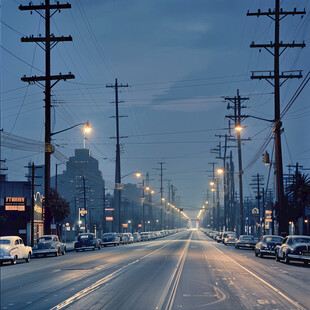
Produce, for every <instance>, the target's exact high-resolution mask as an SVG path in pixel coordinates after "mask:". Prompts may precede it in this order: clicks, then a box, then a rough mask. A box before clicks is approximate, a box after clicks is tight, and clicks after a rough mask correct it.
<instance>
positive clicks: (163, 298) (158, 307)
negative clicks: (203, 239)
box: [155, 232, 193, 309]
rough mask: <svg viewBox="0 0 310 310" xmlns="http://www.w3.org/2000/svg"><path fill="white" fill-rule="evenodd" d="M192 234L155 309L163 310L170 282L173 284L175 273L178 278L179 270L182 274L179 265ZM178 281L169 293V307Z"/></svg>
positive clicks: (176, 281)
mask: <svg viewBox="0 0 310 310" xmlns="http://www.w3.org/2000/svg"><path fill="white" fill-rule="evenodd" d="M192 234H193V232H191V235H190V237H189V239H188V240H187V243H186V245H185V247H184V249H183V252H182V254H181V255H180V258H179V260H178V262H177V264H176V267H175V268H174V272H173V273H172V275H171V277H170V279H169V281H168V283H167V284H166V287H165V289H164V291H163V293H162V295H161V297H160V300H159V302H158V304H157V306H156V307H155V309H163V305H164V303H165V300H166V299H167V296H168V293H169V290H170V288H171V286H172V282H173V280H174V279H175V277H176V273H177V272H178V274H177V277H178V275H179V273H180V270H181V272H182V269H183V267H182V268H181V264H182V262H183V260H184V261H185V259H184V257H185V256H186V255H185V253H186V252H187V250H188V247H189V244H190V239H191V238H192ZM183 265H184V263H183ZM178 280H179V279H177V278H176V280H175V282H174V285H173V289H172V292H171V294H170V297H169V302H170V305H171V306H172V305H173V302H171V301H173V300H174V295H175V292H176V288H177V287H175V285H176V283H177V284H178ZM174 290H175V291H174ZM172 298H173V300H172ZM169 302H168V305H167V306H166V309H170V308H168V307H169Z"/></svg>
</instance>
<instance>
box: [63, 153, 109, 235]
mask: <svg viewBox="0 0 310 310" xmlns="http://www.w3.org/2000/svg"><path fill="white" fill-rule="evenodd" d="M57 190H58V192H59V194H60V195H61V196H62V197H63V198H65V199H66V201H67V202H69V203H70V215H69V217H68V218H67V219H66V220H65V221H66V222H68V223H69V224H70V227H71V228H73V229H74V230H75V231H78V230H80V229H81V228H82V229H87V230H89V231H91V232H95V231H97V232H102V231H104V229H105V213H104V196H105V195H104V191H105V187H104V180H103V178H102V173H101V171H100V170H99V162H98V160H97V159H95V158H94V157H92V156H91V152H90V150H88V149H76V150H75V155H74V156H73V157H70V158H69V161H68V162H67V163H66V169H65V170H64V171H63V173H62V174H59V175H58V178H57ZM85 210H86V212H87V213H86V212H85ZM83 214H84V215H83Z"/></svg>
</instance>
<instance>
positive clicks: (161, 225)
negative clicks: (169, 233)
mask: <svg viewBox="0 0 310 310" xmlns="http://www.w3.org/2000/svg"><path fill="white" fill-rule="evenodd" d="M164 164H165V163H164V162H159V163H158V165H160V168H155V170H160V189H159V191H160V227H161V230H163V229H164V226H163V224H164V221H163V208H164V188H163V171H164V170H166V169H165V168H163V165H164Z"/></svg>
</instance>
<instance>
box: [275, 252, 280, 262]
mask: <svg viewBox="0 0 310 310" xmlns="http://www.w3.org/2000/svg"><path fill="white" fill-rule="evenodd" d="M276 261H277V262H279V261H280V257H279V254H278V252H276Z"/></svg>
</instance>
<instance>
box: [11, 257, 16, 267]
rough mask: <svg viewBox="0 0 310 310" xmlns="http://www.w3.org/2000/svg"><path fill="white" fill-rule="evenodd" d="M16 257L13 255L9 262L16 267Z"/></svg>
mask: <svg viewBox="0 0 310 310" xmlns="http://www.w3.org/2000/svg"><path fill="white" fill-rule="evenodd" d="M16 261H17V256H16V255H15V256H14V258H13V259H12V260H11V264H12V265H16Z"/></svg>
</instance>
